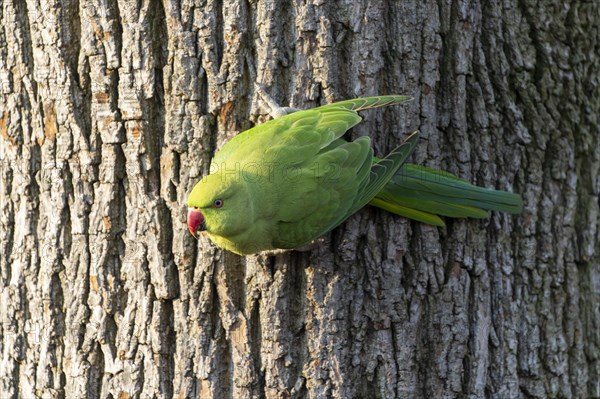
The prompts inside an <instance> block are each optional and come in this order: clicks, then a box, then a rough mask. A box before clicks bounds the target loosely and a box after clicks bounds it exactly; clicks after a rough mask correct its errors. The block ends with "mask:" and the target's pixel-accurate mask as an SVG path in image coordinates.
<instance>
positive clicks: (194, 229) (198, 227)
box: [187, 208, 206, 238]
mask: <svg viewBox="0 0 600 399" xmlns="http://www.w3.org/2000/svg"><path fill="white" fill-rule="evenodd" d="M187 225H188V230H189V231H190V233H192V235H193V236H194V237H196V238H198V232H200V231H204V230H206V226H205V223H204V215H202V212H200V211H199V210H198V209H195V208H188V216H187Z"/></svg>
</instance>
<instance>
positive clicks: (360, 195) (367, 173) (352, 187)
mask: <svg viewBox="0 0 600 399" xmlns="http://www.w3.org/2000/svg"><path fill="white" fill-rule="evenodd" d="M408 100H410V97H405V96H381V97H367V98H358V99H354V100H347V101H342V102H337V103H333V104H329V105H325V106H322V107H318V108H313V109H310V110H305V111H298V112H294V113H291V114H289V115H285V116H283V117H280V118H277V119H273V120H271V121H269V122H266V123H264V124H262V125H258V126H256V127H254V128H252V129H249V130H247V131H245V132H242V133H240V134H239V135H237V136H236V137H234V138H233V139H232V140H230V141H229V142H227V143H226V144H225V145H224V146H223V148H222V149H221V150H220V151H219V152H218V153H217V154H216V155H215V157H214V159H213V161H212V164H211V173H210V174H209V175H207V176H205V177H204V178H203V179H202V180H201V181H200V182H198V183H197V184H196V186H195V187H194V188H193V190H192V192H191V193H190V196H189V199H188V218H187V224H188V229H189V230H190V232H191V233H192V235H194V236H197V235H198V233H199V232H201V231H204V232H205V233H206V234H207V235H208V237H209V238H210V239H211V240H212V241H213V242H214V243H215V244H216V245H218V246H219V247H221V248H224V249H227V250H229V251H232V252H235V253H238V254H241V255H247V254H252V253H257V252H260V251H265V250H274V249H292V248H297V247H299V246H302V245H304V244H307V243H309V242H311V241H312V240H314V239H316V238H318V237H319V236H321V235H323V234H325V233H327V232H328V231H330V230H331V229H333V228H334V227H336V226H338V225H339V224H340V223H342V222H343V221H344V220H346V219H347V218H348V217H349V216H350V215H352V214H353V213H355V212H356V211H358V210H359V209H360V208H362V207H363V206H365V205H367V204H371V205H374V206H377V207H379V208H382V209H385V210H387V211H390V212H393V213H396V214H398V215H401V216H405V217H408V218H411V219H414V220H418V221H421V222H424V223H429V224H433V225H437V226H443V225H444V222H443V221H442V220H441V219H440V217H439V216H438V215H442V216H450V217H457V218H462V217H475V218H483V217H486V216H487V210H497V211H504V212H510V213H519V212H521V210H522V200H521V197H520V196H519V195H517V194H512V193H508V192H503V191H497V190H492V189H487V188H481V187H477V186H474V185H472V184H470V183H467V182H465V181H463V180H460V179H459V178H457V177H455V176H454V175H452V174H450V173H447V172H443V171H439V170H435V169H431V168H427V167H423V166H417V165H410V164H406V165H404V166H403V164H404V162H405V161H406V159H407V158H408V156H409V155H410V154H411V153H412V151H413V149H414V148H415V146H416V145H417V140H418V133H417V132H415V133H413V134H412V135H410V136H409V137H408V138H407V139H406V140H405V141H404V143H402V144H401V145H400V146H398V147H397V148H396V149H394V150H393V151H392V152H390V153H389V154H388V155H387V156H386V157H384V158H382V159H378V158H376V157H374V156H373V149H372V147H371V140H370V139H369V137H360V138H358V139H356V140H354V141H346V140H344V139H342V138H341V137H342V135H343V134H344V133H345V132H346V131H347V130H348V129H350V128H351V127H353V126H355V125H357V124H358V123H359V122H360V121H361V117H360V116H358V114H357V111H360V110H364V109H369V108H375V107H381V106H384V105H390V104H399V103H402V102H405V101H408Z"/></svg>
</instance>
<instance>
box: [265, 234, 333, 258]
mask: <svg viewBox="0 0 600 399" xmlns="http://www.w3.org/2000/svg"><path fill="white" fill-rule="evenodd" d="M324 241H325V239H324V238H323V237H321V238H317V239H316V240H313V241H311V242H309V243H308V244H304V245H303V246H301V247H298V248H294V249H271V250H268V251H261V252H259V253H258V254H257V255H259V256H264V257H267V256H277V255H283V254H287V253H289V252H292V251H295V252H310V251H312V250H314V249H316V248H317V247H318V246H319V245H320V244H322V243H323V242H324Z"/></svg>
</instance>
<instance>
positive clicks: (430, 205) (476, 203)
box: [370, 164, 523, 226]
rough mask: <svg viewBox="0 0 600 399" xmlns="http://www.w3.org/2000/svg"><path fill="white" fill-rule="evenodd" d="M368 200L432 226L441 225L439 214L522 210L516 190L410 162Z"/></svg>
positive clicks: (474, 215) (472, 214)
mask: <svg viewBox="0 0 600 399" xmlns="http://www.w3.org/2000/svg"><path fill="white" fill-rule="evenodd" d="M370 204H371V205H374V206H377V207H379V208H382V209H385V210H386V211H388V212H392V213H395V214H398V215H400V216H404V217H407V218H410V219H414V220H417V221H419V222H423V223H427V224H432V225H435V226H444V222H443V221H442V219H440V217H439V216H438V215H441V216H449V217H453V218H466V217H471V218H485V217H487V216H488V212H487V211H500V212H508V213H521V211H522V210H523V200H522V199H521V196H520V195H518V194H513V193H509V192H506V191H498V190H493V189H489V188H483V187H477V186H475V185H473V184H471V183H467V182H466V181H464V180H461V179H459V178H458V177H456V176H454V175H453V174H451V173H448V172H444V171H441V170H436V169H431V168H427V167H425V166H418V165H411V164H404V165H403V166H402V168H400V170H399V171H398V172H397V173H396V174H395V175H394V177H393V178H392V179H391V180H390V181H389V182H388V184H387V185H386V186H385V188H384V189H383V191H381V192H380V193H379V194H377V196H376V197H375V198H373V200H372V201H371V202H370Z"/></svg>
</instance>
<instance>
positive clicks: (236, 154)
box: [213, 96, 412, 166]
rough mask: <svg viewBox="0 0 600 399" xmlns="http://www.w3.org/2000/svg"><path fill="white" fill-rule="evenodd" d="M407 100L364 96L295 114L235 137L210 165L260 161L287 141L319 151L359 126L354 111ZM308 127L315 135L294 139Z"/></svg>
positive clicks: (358, 120) (403, 98) (305, 131)
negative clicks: (315, 130)
mask: <svg viewBox="0 0 600 399" xmlns="http://www.w3.org/2000/svg"><path fill="white" fill-rule="evenodd" d="M410 100H412V98H411V97H408V96H379V97H365V98H356V99H353V100H346V101H340V102H337V103H332V104H327V105H323V106H321V107H318V108H313V109H309V110H304V111H297V112H294V113H292V114H289V115H286V116H283V117H281V118H277V119H273V120H271V121H268V122H265V123H263V124H261V125H258V126H255V127H253V128H251V129H248V130H246V131H244V132H242V133H240V134H238V135H237V136H235V137H234V138H233V139H231V140H229V141H228V142H227V143H226V144H225V145H224V146H223V148H221V150H220V151H219V152H218V153H217V154H216V155H215V157H214V158H213V163H215V164H216V165H217V166H220V165H221V164H223V163H230V162H247V161H250V160H251V161H262V160H263V156H264V150H266V149H267V148H268V147H270V146H276V145H279V144H282V143H284V142H285V141H288V142H291V144H292V145H294V144H300V145H301V146H309V147H311V146H312V145H319V147H320V148H323V147H325V146H327V145H329V144H331V143H332V142H333V141H334V140H335V139H338V138H339V137H341V136H342V135H343V134H344V133H345V132H346V131H347V130H348V129H350V128H351V127H353V126H355V125H357V124H358V123H360V121H361V120H362V118H361V117H360V116H358V114H357V112H358V111H361V110H365V109H371V108H376V107H382V106H385V105H391V104H400V103H404V102H407V101H410ZM311 127H314V128H318V129H319V131H318V132H313V133H316V134H310V133H309V137H306V138H300V139H298V138H297V137H296V136H298V134H303V135H306V134H307V131H308V130H310V129H305V128H311ZM289 129H294V131H290V130H289ZM294 137H296V138H294ZM298 140H299V141H298ZM298 150H300V148H299V149H298Z"/></svg>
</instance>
